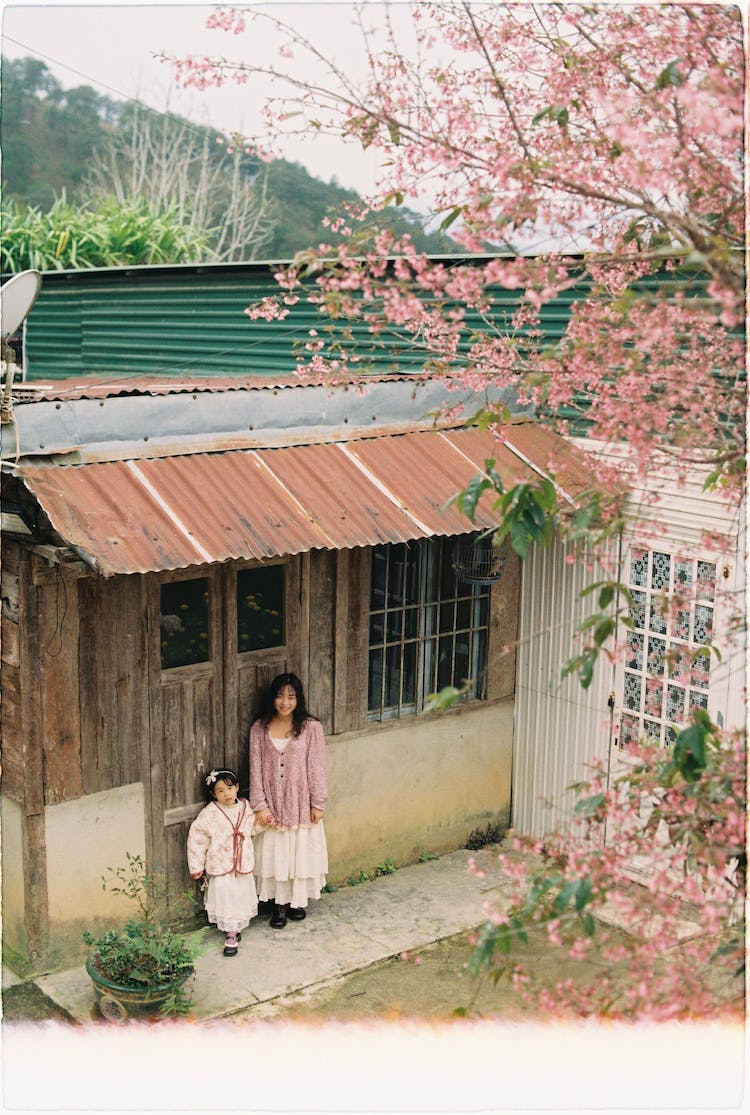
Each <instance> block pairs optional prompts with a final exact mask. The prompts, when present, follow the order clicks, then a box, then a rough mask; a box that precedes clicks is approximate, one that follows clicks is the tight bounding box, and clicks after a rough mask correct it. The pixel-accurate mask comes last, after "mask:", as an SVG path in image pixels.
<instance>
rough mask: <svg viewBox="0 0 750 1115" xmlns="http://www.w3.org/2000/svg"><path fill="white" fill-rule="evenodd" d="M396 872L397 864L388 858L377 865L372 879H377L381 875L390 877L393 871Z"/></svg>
mask: <svg viewBox="0 0 750 1115" xmlns="http://www.w3.org/2000/svg"><path fill="white" fill-rule="evenodd" d="M397 870H398V864H397V863H394V862H393V860H392V859H391V858H390V857H388V859H384V860H383V862H382V863H379V864H378V865H377V867H376V868H375V870H374V872H373V876H374V878H376V879H377V878H379V877H380V876H381V875H392V874H393V873H394V871H397Z"/></svg>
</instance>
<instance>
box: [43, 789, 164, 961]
mask: <svg viewBox="0 0 750 1115" xmlns="http://www.w3.org/2000/svg"><path fill="white" fill-rule="evenodd" d="M44 818H45V829H46V841H47V887H48V893H49V926H50V940H51V941H52V942H54V944H55V946H56V947H59V948H62V949H65V950H66V951H67V950H69V949H73V948H75V947H82V946H81V945H80V938H81V932H82V931H83V929H86V928H94V929H95V928H96V927H97V925H98V924H100V923H101V921H102V920H103V919H117V920H119V919H121V918H123V917H126V918H127V917H128V916H130V915H131V914H132V913H134V908H133V906H132V903H130V902H127V901H126V900H125V899H123V898H122V897H120V896H119V895H113V894H112V893H111V892H110V891H109V890H103V889H102V876H105V877H107V878H109V872H108V870H107V869H108V868H110V867H112V868H117V867H120V866H124V865H125V864H126V862H127V861H126V857H125V853H126V852H130V854H131V855H141V856H143V855H145V850H146V837H145V825H144V793H143V785H142V784H141V783H140V782H135V783H131V784H130V785H128V786H120V787H118V788H117V789H114V790H103V791H102V792H101V793H98V794H89V795H87V796H85V797H82V798H77V799H76V800H74V801H66V802H61V803H60V804H58V805H48V806H47V807H46V808H45V811H44Z"/></svg>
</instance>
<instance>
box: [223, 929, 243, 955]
mask: <svg viewBox="0 0 750 1115" xmlns="http://www.w3.org/2000/svg"><path fill="white" fill-rule="evenodd" d="M239 939H240V938H239V935H237V934H235V937H234V942H235V943H234V944H230V943H229V942H230V940H231V938H230V937H227V938H226V941H227V943H226V944H225V945H224V955H225V956H236V955H237V941H239Z"/></svg>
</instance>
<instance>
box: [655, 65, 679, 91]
mask: <svg viewBox="0 0 750 1115" xmlns="http://www.w3.org/2000/svg"><path fill="white" fill-rule="evenodd" d="M678 64H679V59H678V58H673V59H672V61H671V62H670V63H669V65H667V66H665V67H664V69H663V70H662V71H661V73H660V74H659V76H658V77H657V79H656V88H657V89H667V88H669V86H670V85H682V83H683V82H684V80H685V79H684V77H683V76H682V74H681V73H680V71H679V70H678V69H677V66H678Z"/></svg>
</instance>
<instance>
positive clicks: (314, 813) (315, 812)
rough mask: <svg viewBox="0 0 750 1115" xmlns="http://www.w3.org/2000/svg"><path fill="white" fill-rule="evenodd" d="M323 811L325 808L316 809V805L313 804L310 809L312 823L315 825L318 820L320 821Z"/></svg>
mask: <svg viewBox="0 0 750 1115" xmlns="http://www.w3.org/2000/svg"><path fill="white" fill-rule="evenodd" d="M324 813H325V809H318V808H317V807H316V806H314V805H313V806H312V807H311V809H310V817H311V818H312V823H313V824H314V825H317V823H318V821H322V820H323V815H324Z"/></svg>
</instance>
